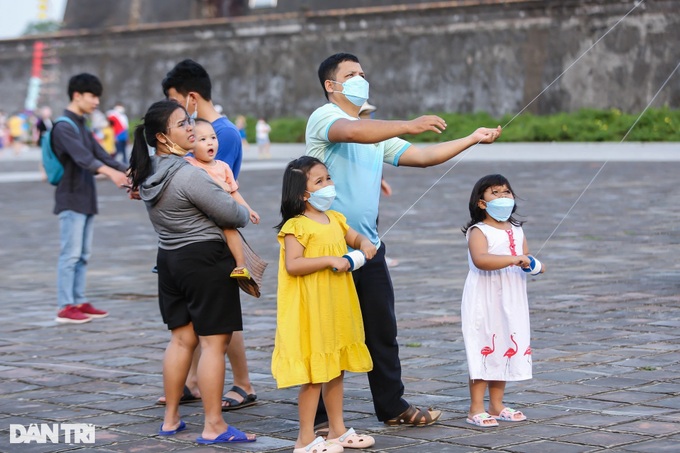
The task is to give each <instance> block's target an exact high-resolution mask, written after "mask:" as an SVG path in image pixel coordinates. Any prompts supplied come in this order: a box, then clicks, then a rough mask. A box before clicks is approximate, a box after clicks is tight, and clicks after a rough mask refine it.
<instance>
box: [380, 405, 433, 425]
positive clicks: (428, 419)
mask: <svg viewBox="0 0 680 453" xmlns="http://www.w3.org/2000/svg"><path fill="white" fill-rule="evenodd" d="M441 416H442V411H438V410H434V409H432V408H431V407H430V408H428V409H427V410H422V409H418V408H417V407H415V406H414V405H413V404H411V405H409V407H408V409H406V410H405V411H404V412H402V413H401V414H399V415H398V416H397V417H395V418H391V419H389V420H385V422H384V423H385V424H386V425H387V426H400V425H411V426H429V425H431V424H433V423H435V422H436V421H437V420H439V417H441Z"/></svg>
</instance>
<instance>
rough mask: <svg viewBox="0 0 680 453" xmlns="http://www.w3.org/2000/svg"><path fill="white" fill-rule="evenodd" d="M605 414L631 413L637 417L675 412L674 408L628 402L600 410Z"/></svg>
mask: <svg viewBox="0 0 680 453" xmlns="http://www.w3.org/2000/svg"><path fill="white" fill-rule="evenodd" d="M602 412H603V413H606V414H612V415H633V416H637V417H650V416H658V417H660V416H664V415H669V414H672V413H674V412H675V409H666V408H660V407H652V406H643V405H634V404H629V405H625V406H616V407H611V408H608V409H605V410H603V411H602Z"/></svg>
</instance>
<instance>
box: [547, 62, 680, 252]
mask: <svg viewBox="0 0 680 453" xmlns="http://www.w3.org/2000/svg"><path fill="white" fill-rule="evenodd" d="M678 68H680V62H678V64H677V65H676V66H675V69H673V71H671V73H670V75H669V76H668V77H667V78H666V80H665V81H664V82H663V84H662V85H661V87H660V88H659V89H658V90H657V91H656V94H654V96H653V97H652V99H651V100H650V101H649V103H647V106H646V107H645V108H644V110H643V111H642V112H641V113H640V114H639V115H638V117H637V118H636V119H635V121H634V122H633V125H632V126H630V128H629V129H628V131H627V132H626V133H625V134H624V136H623V138H622V139H621V141H620V142H619V144H621V143H623V142H624V141H625V140H626V138H627V137H628V135H629V134H630V132H631V131H632V130H633V128H634V127H635V126H636V125H637V123H638V122H639V121H640V119H641V118H642V116H643V115H644V114H645V112H647V110H648V109H649V107H650V106H651V105H652V103H653V102H654V100H655V99H656V98H657V96H659V93H661V91H662V90H663V89H664V88H665V87H666V85H667V84H668V82H669V81H670V80H671V78H672V77H673V74H675V72H676V71H677V70H678ZM608 162H609V161H608V160H605V161H604V163H602V165H601V166H600V168H599V169H598V170H597V172H595V175H594V176H593V177H592V178H591V179H590V182H589V183H588V184H587V185H586V187H585V188H584V189H583V191H582V192H581V194H580V195H579V196H578V197H577V198H576V201H574V203H573V204H572V205H571V207H570V208H569V209H568V210H567V212H566V214H564V217H562V219H561V220H560V221H559V223H558V224H557V226H556V227H555V228H554V229H553V231H552V233H550V235H549V236H548V238H547V239H546V240H545V242H543V245H541V247H540V248H539V249H538V252H536V254H535V255H534V256H536V257H538V254H539V253H541V250H543V248H544V247H545V245H546V244H547V243H548V241H549V240H550V239H551V238H552V237H553V235H554V234H555V232H556V231H557V230H558V228H559V227H560V226H561V225H562V223H563V222H564V221H565V220H566V219H567V217H568V216H569V214H570V213H571V211H573V210H574V208H575V207H576V205H577V204H578V202H579V201H581V198H583V195H585V193H586V191H587V190H588V189H589V188H590V186H591V185H592V184H593V182H595V179H597V177H598V176H599V175H600V173H602V170H604V167H605V166H606V165H607V163H608Z"/></svg>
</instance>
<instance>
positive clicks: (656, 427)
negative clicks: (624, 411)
mask: <svg viewBox="0 0 680 453" xmlns="http://www.w3.org/2000/svg"><path fill="white" fill-rule="evenodd" d="M609 429H611V430H614V431H622V432H630V433H637V434H646V435H649V436H656V435H661V434H678V433H680V425H678V424H677V423H668V422H658V421H655V420H638V421H635V422H631V423H623V424H620V425H616V426H612V427H610V428H609Z"/></svg>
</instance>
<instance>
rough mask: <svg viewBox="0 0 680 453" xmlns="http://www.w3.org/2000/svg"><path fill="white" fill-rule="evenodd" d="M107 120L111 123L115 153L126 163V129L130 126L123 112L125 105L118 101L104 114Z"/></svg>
mask: <svg viewBox="0 0 680 453" xmlns="http://www.w3.org/2000/svg"><path fill="white" fill-rule="evenodd" d="M106 117H107V118H108V120H109V122H111V123H112V125H113V134H114V136H115V145H116V154H115V157H116V158H117V157H118V155H120V156H121V161H122V162H123V163H124V164H127V161H128V159H127V144H128V129H129V128H130V125H129V122H128V117H127V115H126V114H125V107H123V105H122V104H121V103H120V102H118V103H116V105H115V106H114V107H113V109H111V110H109V111H108V112H107V114H106Z"/></svg>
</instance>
